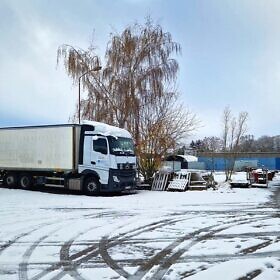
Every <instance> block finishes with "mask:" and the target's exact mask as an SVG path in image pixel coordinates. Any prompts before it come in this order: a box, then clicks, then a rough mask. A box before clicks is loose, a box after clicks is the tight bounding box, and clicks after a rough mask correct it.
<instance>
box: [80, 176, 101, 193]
mask: <svg viewBox="0 0 280 280" xmlns="http://www.w3.org/2000/svg"><path fill="white" fill-rule="evenodd" d="M83 190H84V193H85V194H86V195H96V194H98V193H99V191H100V183H99V181H98V180H97V179H96V178H95V177H89V178H86V179H85V182H84V188H83Z"/></svg>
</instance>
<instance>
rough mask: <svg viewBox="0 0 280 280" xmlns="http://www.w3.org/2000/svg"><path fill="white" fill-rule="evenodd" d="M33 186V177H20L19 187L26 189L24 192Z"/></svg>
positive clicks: (25, 175)
mask: <svg viewBox="0 0 280 280" xmlns="http://www.w3.org/2000/svg"><path fill="white" fill-rule="evenodd" d="M32 185H33V181H32V177H31V176H30V175H28V174H22V175H21V176H20V177H19V186H20V188H22V189H24V190H28V189H30V188H31V187H32Z"/></svg>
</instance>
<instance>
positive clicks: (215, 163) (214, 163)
mask: <svg viewBox="0 0 280 280" xmlns="http://www.w3.org/2000/svg"><path fill="white" fill-rule="evenodd" d="M236 160H238V161H242V160H243V161H257V162H258V167H259V168H267V169H271V170H274V169H279V170H280V158H257V157H254V158H251V157H250V158H244V157H242V158H237V159H236ZM198 161H199V162H203V163H204V164H205V169H206V170H212V169H214V170H217V171H223V170H225V159H224V158H211V157H198Z"/></svg>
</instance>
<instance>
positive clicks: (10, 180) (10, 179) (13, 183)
mask: <svg viewBox="0 0 280 280" xmlns="http://www.w3.org/2000/svg"><path fill="white" fill-rule="evenodd" d="M17 184H18V178H17V175H16V174H15V173H8V174H7V175H6V176H5V178H4V185H5V186H7V187H8V188H15V187H17Z"/></svg>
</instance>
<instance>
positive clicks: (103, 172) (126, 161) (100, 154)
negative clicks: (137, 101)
mask: <svg viewBox="0 0 280 280" xmlns="http://www.w3.org/2000/svg"><path fill="white" fill-rule="evenodd" d="M81 145H82V146H83V147H82V148H80V160H79V165H78V173H79V174H81V175H82V176H84V177H85V179H84V182H83V185H84V188H85V192H86V193H88V194H91V192H92V193H94V192H99V191H100V192H121V191H126V190H132V189H134V188H135V185H136V180H135V178H136V157H135V152H134V143H133V140H132V136H131V134H130V133H129V132H128V131H126V130H125V129H121V128H118V127H114V126H110V125H107V124H104V123H99V122H92V121H85V122H83V124H82V127H81V136H80V146H81ZM87 177H89V178H91V180H88V179H86V178H87ZM87 180H88V181H87Z"/></svg>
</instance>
